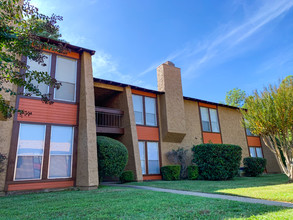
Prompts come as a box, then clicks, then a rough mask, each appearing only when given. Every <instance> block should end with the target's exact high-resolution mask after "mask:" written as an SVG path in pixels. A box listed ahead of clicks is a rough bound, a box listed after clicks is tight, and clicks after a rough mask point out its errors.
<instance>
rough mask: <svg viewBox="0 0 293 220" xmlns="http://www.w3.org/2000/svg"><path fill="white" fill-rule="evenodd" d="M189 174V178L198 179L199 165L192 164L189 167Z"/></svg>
mask: <svg viewBox="0 0 293 220" xmlns="http://www.w3.org/2000/svg"><path fill="white" fill-rule="evenodd" d="M187 174H188V179H189V180H196V179H197V178H198V166H195V165H192V166H188V167H187Z"/></svg>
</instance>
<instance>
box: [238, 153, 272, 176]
mask: <svg viewBox="0 0 293 220" xmlns="http://www.w3.org/2000/svg"><path fill="white" fill-rule="evenodd" d="M266 164H267V160H266V159H265V158H259V157H246V158H244V159H243V165H244V174H245V176H259V175H261V174H262V173H263V172H264V171H265V167H266Z"/></svg>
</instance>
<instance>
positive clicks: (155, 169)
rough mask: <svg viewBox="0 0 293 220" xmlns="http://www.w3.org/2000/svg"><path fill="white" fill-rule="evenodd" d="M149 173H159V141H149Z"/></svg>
mask: <svg viewBox="0 0 293 220" xmlns="http://www.w3.org/2000/svg"><path fill="white" fill-rule="evenodd" d="M147 151H148V174H159V173H160V163H159V147H158V143H157V142H147Z"/></svg>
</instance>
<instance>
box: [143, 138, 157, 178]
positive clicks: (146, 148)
mask: <svg viewBox="0 0 293 220" xmlns="http://www.w3.org/2000/svg"><path fill="white" fill-rule="evenodd" d="M138 142H142V143H143V144H144V154H145V160H144V161H145V171H146V172H145V174H142V175H143V176H156V175H161V167H162V162H161V161H162V160H161V145H160V142H159V141H148V140H138ZM148 142H150V143H157V144H158V160H159V173H156V174H150V173H149V160H148V145H147V143H148ZM139 153H140V152H139ZM139 159H140V162H141V158H140V154H139Z"/></svg>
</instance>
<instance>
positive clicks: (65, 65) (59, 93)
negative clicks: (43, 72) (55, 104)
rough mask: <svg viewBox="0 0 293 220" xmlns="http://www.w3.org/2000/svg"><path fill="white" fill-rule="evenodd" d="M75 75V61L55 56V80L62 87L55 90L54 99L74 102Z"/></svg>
mask: <svg viewBox="0 0 293 220" xmlns="http://www.w3.org/2000/svg"><path fill="white" fill-rule="evenodd" d="M76 73H77V61H76V60H74V59H70V58H65V57H61V56H57V59H56V75H55V78H56V80H57V81H58V82H61V83H62V86H61V87H60V89H55V96H54V98H55V99H59V100H65V101H71V102H74V101H75V84H76Z"/></svg>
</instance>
